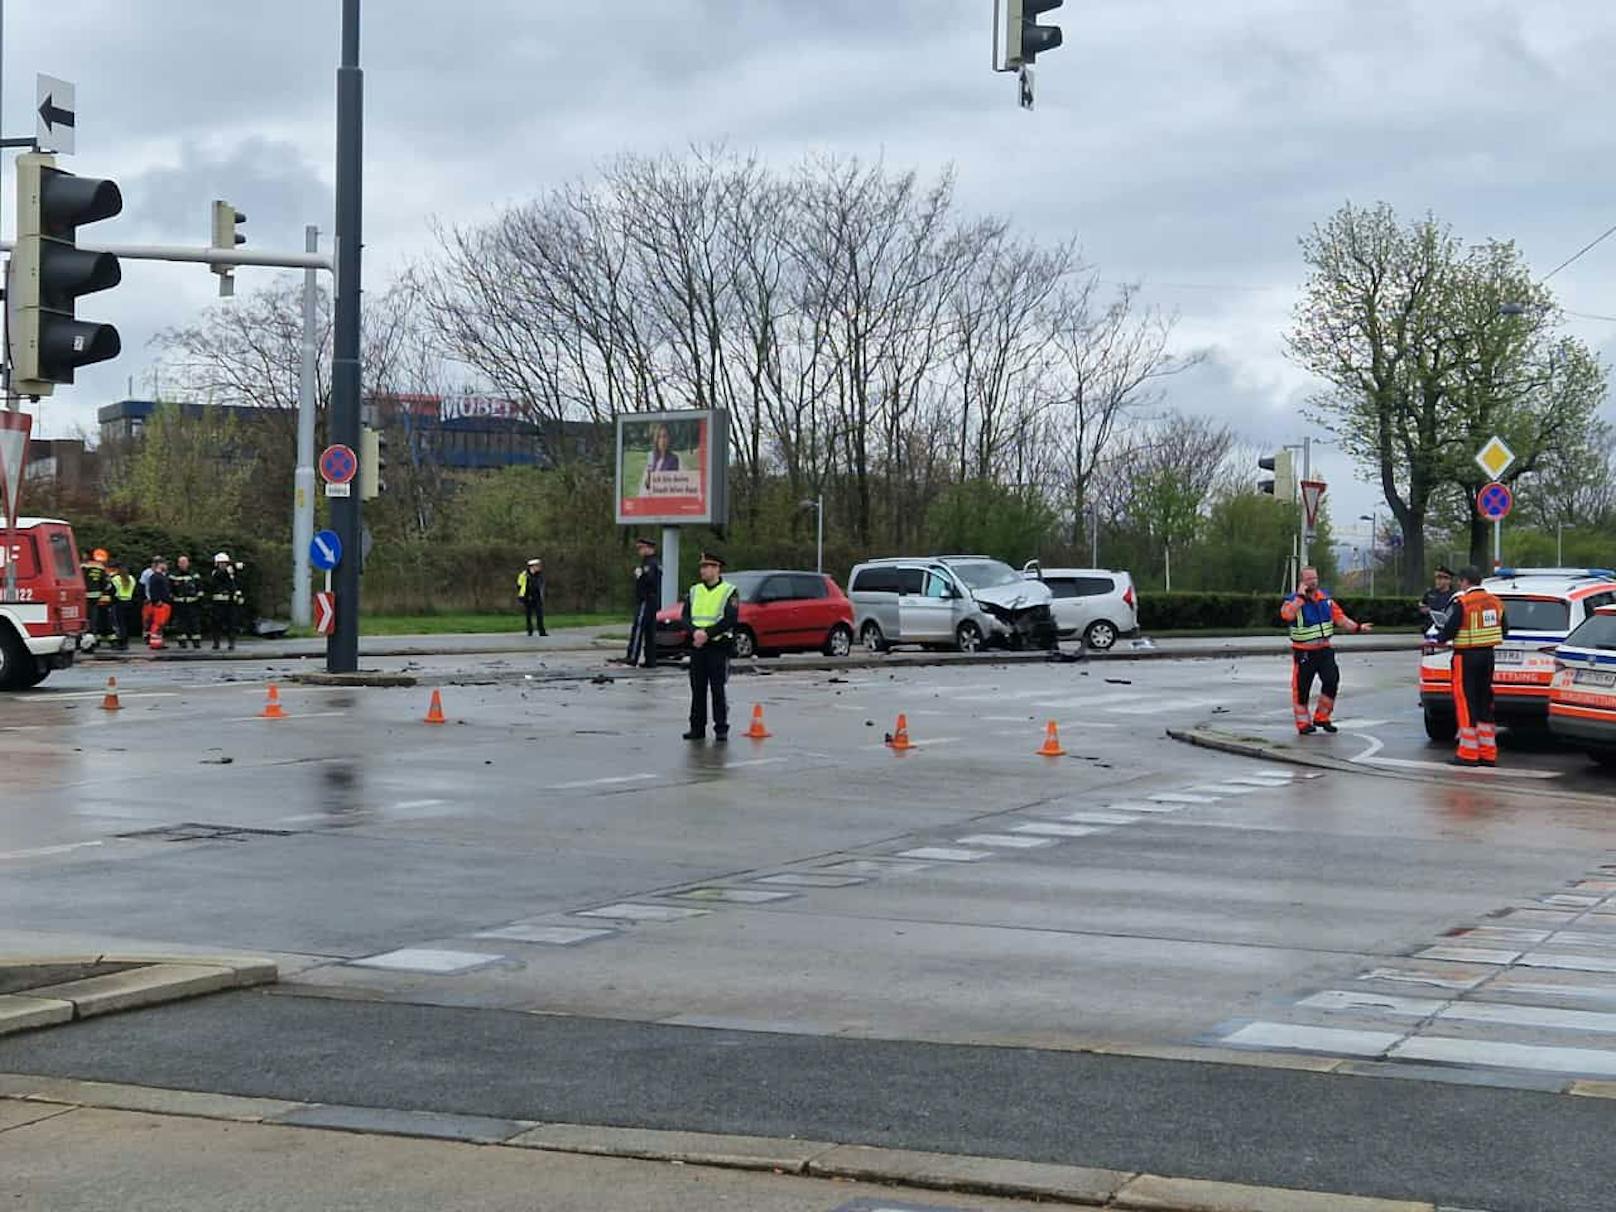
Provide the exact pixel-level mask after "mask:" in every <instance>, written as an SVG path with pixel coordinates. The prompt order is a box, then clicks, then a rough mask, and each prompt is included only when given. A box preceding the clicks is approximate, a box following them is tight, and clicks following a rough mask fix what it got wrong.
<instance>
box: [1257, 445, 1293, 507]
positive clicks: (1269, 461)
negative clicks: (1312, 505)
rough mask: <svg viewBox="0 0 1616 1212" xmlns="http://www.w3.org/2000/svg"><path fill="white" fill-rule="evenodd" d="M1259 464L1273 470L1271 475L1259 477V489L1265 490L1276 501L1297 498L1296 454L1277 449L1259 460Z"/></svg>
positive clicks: (1267, 469) (1260, 490)
mask: <svg viewBox="0 0 1616 1212" xmlns="http://www.w3.org/2000/svg"><path fill="white" fill-rule="evenodd" d="M1257 466H1258V467H1260V468H1262V469H1263V470H1264V471H1271V472H1273V473H1274V474H1273V475H1271V476H1259V477H1258V478H1257V490H1258V491H1259V492H1265V493H1267V494H1268V495H1269V496H1271V497H1273V498H1274V499H1275V500H1276V501H1286V502H1289V501H1294V500H1295V499H1296V456H1295V455H1293V454H1292V453H1291V452H1290V451H1288V450H1277V451H1275V452H1274V453H1273V454H1271V455H1267V456H1265V457H1263V458H1261V459H1258V460H1257Z"/></svg>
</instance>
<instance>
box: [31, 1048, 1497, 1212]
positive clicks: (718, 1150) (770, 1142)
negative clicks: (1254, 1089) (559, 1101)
mask: <svg viewBox="0 0 1616 1212" xmlns="http://www.w3.org/2000/svg"><path fill="white" fill-rule="evenodd" d="M7 1102H10V1103H13V1104H15V1103H19V1102H20V1103H23V1104H36V1105H37V1104H49V1105H53V1106H63V1107H89V1108H96V1109H105V1110H115V1111H134V1112H143V1113H147V1114H156V1115H174V1116H189V1117H193V1118H199V1119H216V1120H223V1121H230V1122H245V1123H261V1124H267V1125H270V1126H273V1127H296V1128H301V1129H303V1130H305V1131H308V1130H314V1131H332V1130H340V1131H347V1132H356V1133H362V1134H368V1135H379V1136H404V1137H417V1138H426V1139H432V1140H445V1141H453V1142H457V1143H465V1144H479V1145H482V1146H483V1147H492V1148H513V1147H514V1148H520V1149H531V1150H536V1151H540V1152H554V1153H581V1154H589V1155H592V1156H598V1157H619V1158H628V1159H633V1160H639V1161H660V1162H668V1163H675V1164H683V1165H702V1166H712V1167H715V1168H722V1169H740V1170H769V1171H779V1172H781V1173H785V1174H796V1175H802V1176H805V1177H820V1178H827V1179H838V1178H840V1179H858V1180H861V1181H866V1182H877V1183H885V1184H888V1185H893V1186H905V1187H915V1188H921V1189H932V1190H943V1191H957V1192H964V1193H969V1194H978V1195H997V1196H1008V1197H1012V1198H1017V1197H1019V1198H1030V1199H1035V1200H1048V1201H1051V1202H1054V1203H1063V1204H1069V1205H1076V1206H1081V1207H1099V1208H1115V1209H1119V1210H1120V1209H1127V1210H1129V1212H1461V1210H1460V1209H1456V1208H1448V1209H1444V1208H1442V1207H1439V1206H1437V1205H1434V1204H1432V1203H1429V1202H1426V1201H1422V1200H1413V1201H1410V1200H1391V1199H1377V1198H1373V1197H1367V1196H1356V1195H1336V1194H1330V1193H1327V1192H1318V1191H1298V1190H1293V1189H1290V1188H1283V1187H1253V1186H1245V1185H1241V1184H1235V1183H1221V1182H1210V1181H1205V1180H1201V1179H1188V1178H1169V1177H1163V1176H1160V1175H1154V1174H1140V1173H1135V1172H1130V1171H1121V1170H1103V1169H1089V1168H1086V1167H1082V1166H1065V1165H1052V1164H1047V1163H1041V1162H1027V1161H1020V1160H1015V1159H1009V1158H992V1157H974V1156H969V1155H963V1154H947V1153H921V1152H913V1151H909V1150H902V1149H881V1148H872V1147H869V1146H864V1145H852V1144H835V1143H831V1142H825V1141H807V1140H796V1139H791V1138H771V1137H754V1136H726V1135H719V1134H709V1133H701V1132H677V1131H667V1130H661V1129H640V1128H615V1127H596V1126H590V1125H586V1124H533V1123H531V1122H526V1121H517V1120H503V1119H493V1118H489V1117H484V1116H475V1115H452V1114H440V1113H435V1112H405V1111H394V1110H386V1109H378V1108H373V1107H349V1106H339V1105H335V1104H326V1103H298V1102H287V1101H282V1100H278V1099H266V1098H244V1097H237V1096H233V1095H222V1094H209V1093H201V1092H196V1091H189V1090H170V1089H165V1088H161V1087H153V1086H132V1085H122V1084H118V1083H112V1082H87V1081H78V1080H75V1079H72V1078H48V1077H33V1076H29V1075H26V1074H7V1073H0V1107H4V1106H5V1105H6V1103H7ZM18 1118H19V1121H20V1122H18V1123H15V1124H11V1125H10V1126H11V1127H13V1128H16V1127H23V1126H25V1125H26V1124H27V1123H28V1122H37V1120H34V1121H30V1120H29V1118H28V1117H27V1116H21V1117H18ZM7 1130H8V1129H7V1128H6V1127H5V1126H3V1124H0V1133H3V1132H5V1131H7ZM1470 1212H1481V1210H1480V1209H1474V1210H1470Z"/></svg>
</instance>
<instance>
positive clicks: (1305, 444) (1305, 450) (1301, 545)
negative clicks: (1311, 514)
mask: <svg viewBox="0 0 1616 1212" xmlns="http://www.w3.org/2000/svg"><path fill="white" fill-rule="evenodd" d="M1312 478H1313V439H1312V438H1303V439H1302V479H1303V480H1311V479H1312ZM1296 496H1297V508H1298V509H1299V510H1301V517H1300V519H1299V521H1300V522H1301V526H1300V527H1299V528H1298V529H1299V533H1300V535H1301V538H1300V540H1299V541H1298V545H1297V554H1298V555H1299V556H1300V557H1301V563H1300V564H1299V565H1298V566H1297V569H1296V575H1297V577H1298V579H1300V577H1301V575H1302V569H1303V568H1306V567H1307V543H1308V540H1309V539H1311V538H1312V537H1313V536H1312V535H1310V534H1309V533H1308V527H1307V506H1306V505H1305V504H1303V503H1302V500H1301V496H1302V494H1301V493H1300V492H1298V493H1297V494H1296Z"/></svg>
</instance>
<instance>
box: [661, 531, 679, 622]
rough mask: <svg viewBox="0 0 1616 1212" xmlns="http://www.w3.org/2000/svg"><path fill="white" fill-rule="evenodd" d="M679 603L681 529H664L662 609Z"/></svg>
mask: <svg viewBox="0 0 1616 1212" xmlns="http://www.w3.org/2000/svg"><path fill="white" fill-rule="evenodd" d="M678 601H679V528H678V527H677V526H664V527H663V528H662V609H663V610H666V609H667V608H668V607H669V606H672V605H674V604H676V603H677V602H678Z"/></svg>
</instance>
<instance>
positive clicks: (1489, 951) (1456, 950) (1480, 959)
mask: <svg viewBox="0 0 1616 1212" xmlns="http://www.w3.org/2000/svg"><path fill="white" fill-rule="evenodd" d="M1414 958H1415V959H1434V960H1448V961H1450V962H1452V963H1455V964H1499V965H1504V964H1513V963H1514V962H1515V961H1516V960H1518V959H1520V958H1521V953H1520V952H1519V951H1504V950H1500V949H1499V948H1496V947H1427V948H1426V949H1425V950H1424V951H1421V952H1419V953H1417V954H1416V955H1415V957H1414Z"/></svg>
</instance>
